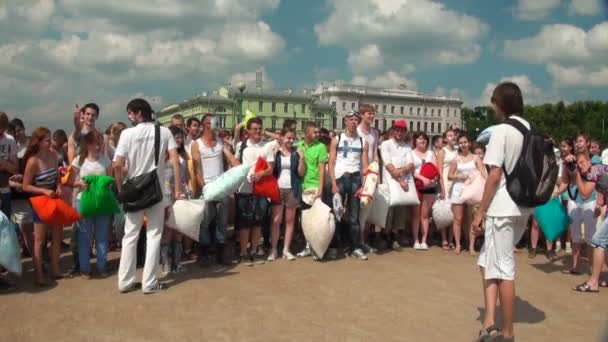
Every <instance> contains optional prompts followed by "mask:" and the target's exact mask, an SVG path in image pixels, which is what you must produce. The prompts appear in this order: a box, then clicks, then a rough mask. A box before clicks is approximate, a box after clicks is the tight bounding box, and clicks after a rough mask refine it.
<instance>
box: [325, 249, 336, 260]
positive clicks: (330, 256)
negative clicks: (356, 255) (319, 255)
mask: <svg viewBox="0 0 608 342" xmlns="http://www.w3.org/2000/svg"><path fill="white" fill-rule="evenodd" d="M326 255H327V259H328V260H336V259H338V249H336V248H330V249H328V250H327V253H326Z"/></svg>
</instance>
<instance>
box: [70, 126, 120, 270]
mask: <svg viewBox="0 0 608 342" xmlns="http://www.w3.org/2000/svg"><path fill="white" fill-rule="evenodd" d="M100 141H101V137H100V136H99V133H98V132H97V131H91V132H89V133H87V134H86V135H85V136H84V137H83V138H82V139H81V141H80V150H79V155H78V157H76V158H74V160H73V161H72V170H73V172H71V173H70V179H69V181H68V186H71V187H72V188H76V189H77V191H78V192H77V194H76V197H75V203H74V204H75V205H74V207H75V208H79V209H80V197H81V195H82V194H81V192H82V190H84V189H86V188H87V183H86V182H85V181H84V180H83V177H85V176H111V175H112V162H111V161H110V159H108V157H106V156H105V154H104V153H103V152H104V151H103V146H102V144H100ZM77 174H78V179H79V181H76V175H77ZM111 219H112V217H111V216H101V217H87V218H82V219H81V220H80V222H78V225H75V226H74V229H76V228H78V229H79V231H78V235H77V236H78V259H79V260H78V261H79V265H80V276H81V277H82V278H83V279H90V278H91V266H90V252H91V248H90V246H91V240H92V239H93V234H95V251H96V254H95V259H96V260H97V274H98V275H99V276H100V277H102V278H105V277H107V276H108V274H107V273H106V270H105V268H106V259H107V255H108V238H109V229H110V221H111Z"/></svg>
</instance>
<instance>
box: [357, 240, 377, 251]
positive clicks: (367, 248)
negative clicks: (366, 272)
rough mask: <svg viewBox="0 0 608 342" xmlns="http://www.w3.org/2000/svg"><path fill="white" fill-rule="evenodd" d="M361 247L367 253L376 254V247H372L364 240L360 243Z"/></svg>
mask: <svg viewBox="0 0 608 342" xmlns="http://www.w3.org/2000/svg"><path fill="white" fill-rule="evenodd" d="M361 249H362V250H363V252H364V253H366V254H369V253H372V254H376V253H378V250H377V249H375V248H374V247H372V246H370V245H368V244H366V243H365V242H363V243H361Z"/></svg>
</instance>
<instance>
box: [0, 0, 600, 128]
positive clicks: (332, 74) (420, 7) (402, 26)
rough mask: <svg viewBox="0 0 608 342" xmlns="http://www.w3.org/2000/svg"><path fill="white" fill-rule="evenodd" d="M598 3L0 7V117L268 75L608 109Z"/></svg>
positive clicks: (117, 102)
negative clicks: (506, 89)
mask: <svg viewBox="0 0 608 342" xmlns="http://www.w3.org/2000/svg"><path fill="white" fill-rule="evenodd" d="M607 13H608V7H607V4H606V1H604V0H518V1H487V0H466V1H462V0H446V1H431V0H306V1H297V0H240V1H239V0H181V1H177V0H129V1H125V0H105V1H93V0H0V110H4V111H6V112H7V113H8V114H9V116H11V117H14V116H19V117H22V118H24V119H25V121H26V125H28V126H30V127H31V126H37V125H47V126H49V127H51V128H59V127H63V128H66V127H69V122H70V113H71V110H72V107H73V105H74V103H80V104H83V103H86V102H90V101H95V102H98V103H99V104H100V105H101V107H102V111H101V124H102V125H106V124H108V123H110V122H112V121H115V120H125V119H126V117H125V114H124V107H125V105H126V103H127V102H128V100H129V99H130V98H133V97H135V96H144V97H146V98H148V99H149V100H151V102H152V103H153V105H154V106H155V107H156V108H158V109H159V108H161V107H162V106H163V105H167V104H170V103H173V102H175V101H181V100H183V99H186V98H189V97H192V96H193V95H194V94H195V93H200V92H202V91H205V90H209V89H212V88H214V87H217V86H219V85H222V84H226V83H227V82H232V83H233V84H235V83H236V82H240V81H245V82H251V81H253V80H254V79H255V71H256V70H263V72H264V78H265V81H266V82H267V84H272V85H273V86H274V87H275V88H289V87H291V88H294V89H303V88H307V87H308V88H310V87H313V86H315V85H317V84H319V83H321V82H332V81H334V80H342V81H345V82H353V83H358V84H368V85H375V86H389V87H390V86H396V85H398V84H401V83H406V84H407V85H408V87H409V88H415V89H418V90H420V91H423V92H427V93H434V94H445V95H453V96H458V97H461V98H462V99H463V100H464V101H465V103H466V104H467V105H469V106H472V105H476V104H484V103H485V102H486V101H487V99H488V97H489V95H488V93H489V92H491V90H492V88H493V86H494V85H495V84H497V83H498V82H500V81H502V80H506V79H511V80H515V81H516V82H518V83H519V84H520V86H521V87H522V88H523V90H524V96H525V98H526V101H527V102H529V103H540V102H545V101H558V100H565V101H575V100H584V99H599V100H604V101H606V100H608V14H607Z"/></svg>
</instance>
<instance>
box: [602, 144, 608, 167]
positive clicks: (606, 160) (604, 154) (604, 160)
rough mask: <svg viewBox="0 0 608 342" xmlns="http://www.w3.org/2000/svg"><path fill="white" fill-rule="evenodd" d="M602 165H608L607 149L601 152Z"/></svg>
mask: <svg viewBox="0 0 608 342" xmlns="http://www.w3.org/2000/svg"><path fill="white" fill-rule="evenodd" d="M602 164H604V165H608V148H607V149H605V150H604V151H602Z"/></svg>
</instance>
